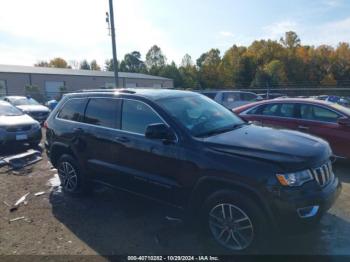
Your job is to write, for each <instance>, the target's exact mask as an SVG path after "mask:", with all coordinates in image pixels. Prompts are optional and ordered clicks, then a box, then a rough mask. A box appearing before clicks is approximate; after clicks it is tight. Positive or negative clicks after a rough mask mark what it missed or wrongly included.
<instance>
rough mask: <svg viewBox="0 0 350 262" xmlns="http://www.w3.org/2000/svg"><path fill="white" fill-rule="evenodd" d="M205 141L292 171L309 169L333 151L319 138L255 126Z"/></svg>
mask: <svg viewBox="0 0 350 262" xmlns="http://www.w3.org/2000/svg"><path fill="white" fill-rule="evenodd" d="M203 142H204V143H206V144H207V146H208V147H209V148H211V149H212V150H215V151H220V152H223V153H229V154H234V155H239V156H244V157H250V158H255V159H261V160H265V161H271V162H276V163H278V164H279V165H280V166H282V167H283V168H284V169H287V170H293V171H294V170H297V169H300V170H301V169H303V168H310V166H311V165H314V164H316V163H318V162H321V161H324V160H326V159H328V158H329V157H331V154H332V152H331V149H330V147H329V145H328V143H327V142H326V141H324V140H322V139H320V138H317V137H314V136H311V135H307V134H304V133H300V132H296V131H289V130H277V129H272V128H267V127H259V126H255V125H246V126H243V127H242V128H239V129H236V130H233V131H230V132H227V133H223V134H219V135H216V136H212V137H209V138H205V139H203Z"/></svg>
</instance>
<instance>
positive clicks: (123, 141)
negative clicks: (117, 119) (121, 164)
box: [114, 136, 130, 143]
mask: <svg viewBox="0 0 350 262" xmlns="http://www.w3.org/2000/svg"><path fill="white" fill-rule="evenodd" d="M114 141H116V142H119V143H129V142H130V139H129V138H127V137H125V136H120V137H119V136H117V137H115V138H114Z"/></svg>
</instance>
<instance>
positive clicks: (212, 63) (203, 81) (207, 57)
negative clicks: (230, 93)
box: [197, 49, 222, 89]
mask: <svg viewBox="0 0 350 262" xmlns="http://www.w3.org/2000/svg"><path fill="white" fill-rule="evenodd" d="M220 62H221V57H220V51H219V49H211V50H209V51H208V52H207V53H205V54H202V55H201V57H200V58H199V59H198V60H197V65H198V66H199V82H200V86H201V88H203V89H207V88H214V89H216V88H222V82H221V81H220V76H219V66H220Z"/></svg>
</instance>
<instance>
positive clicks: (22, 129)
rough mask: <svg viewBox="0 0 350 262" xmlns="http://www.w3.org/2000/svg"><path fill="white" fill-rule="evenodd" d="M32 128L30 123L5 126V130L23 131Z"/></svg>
mask: <svg viewBox="0 0 350 262" xmlns="http://www.w3.org/2000/svg"><path fill="white" fill-rule="evenodd" d="M31 128H32V126H31V125H22V126H10V127H8V128H6V131H7V132H23V131H29V130H30V129H31Z"/></svg>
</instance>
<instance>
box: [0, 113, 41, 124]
mask: <svg viewBox="0 0 350 262" xmlns="http://www.w3.org/2000/svg"><path fill="white" fill-rule="evenodd" d="M35 123H37V121H35V120H34V119H33V118H31V117H30V116H28V115H25V114H23V115H20V116H0V126H15V125H33V124H35Z"/></svg>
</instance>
